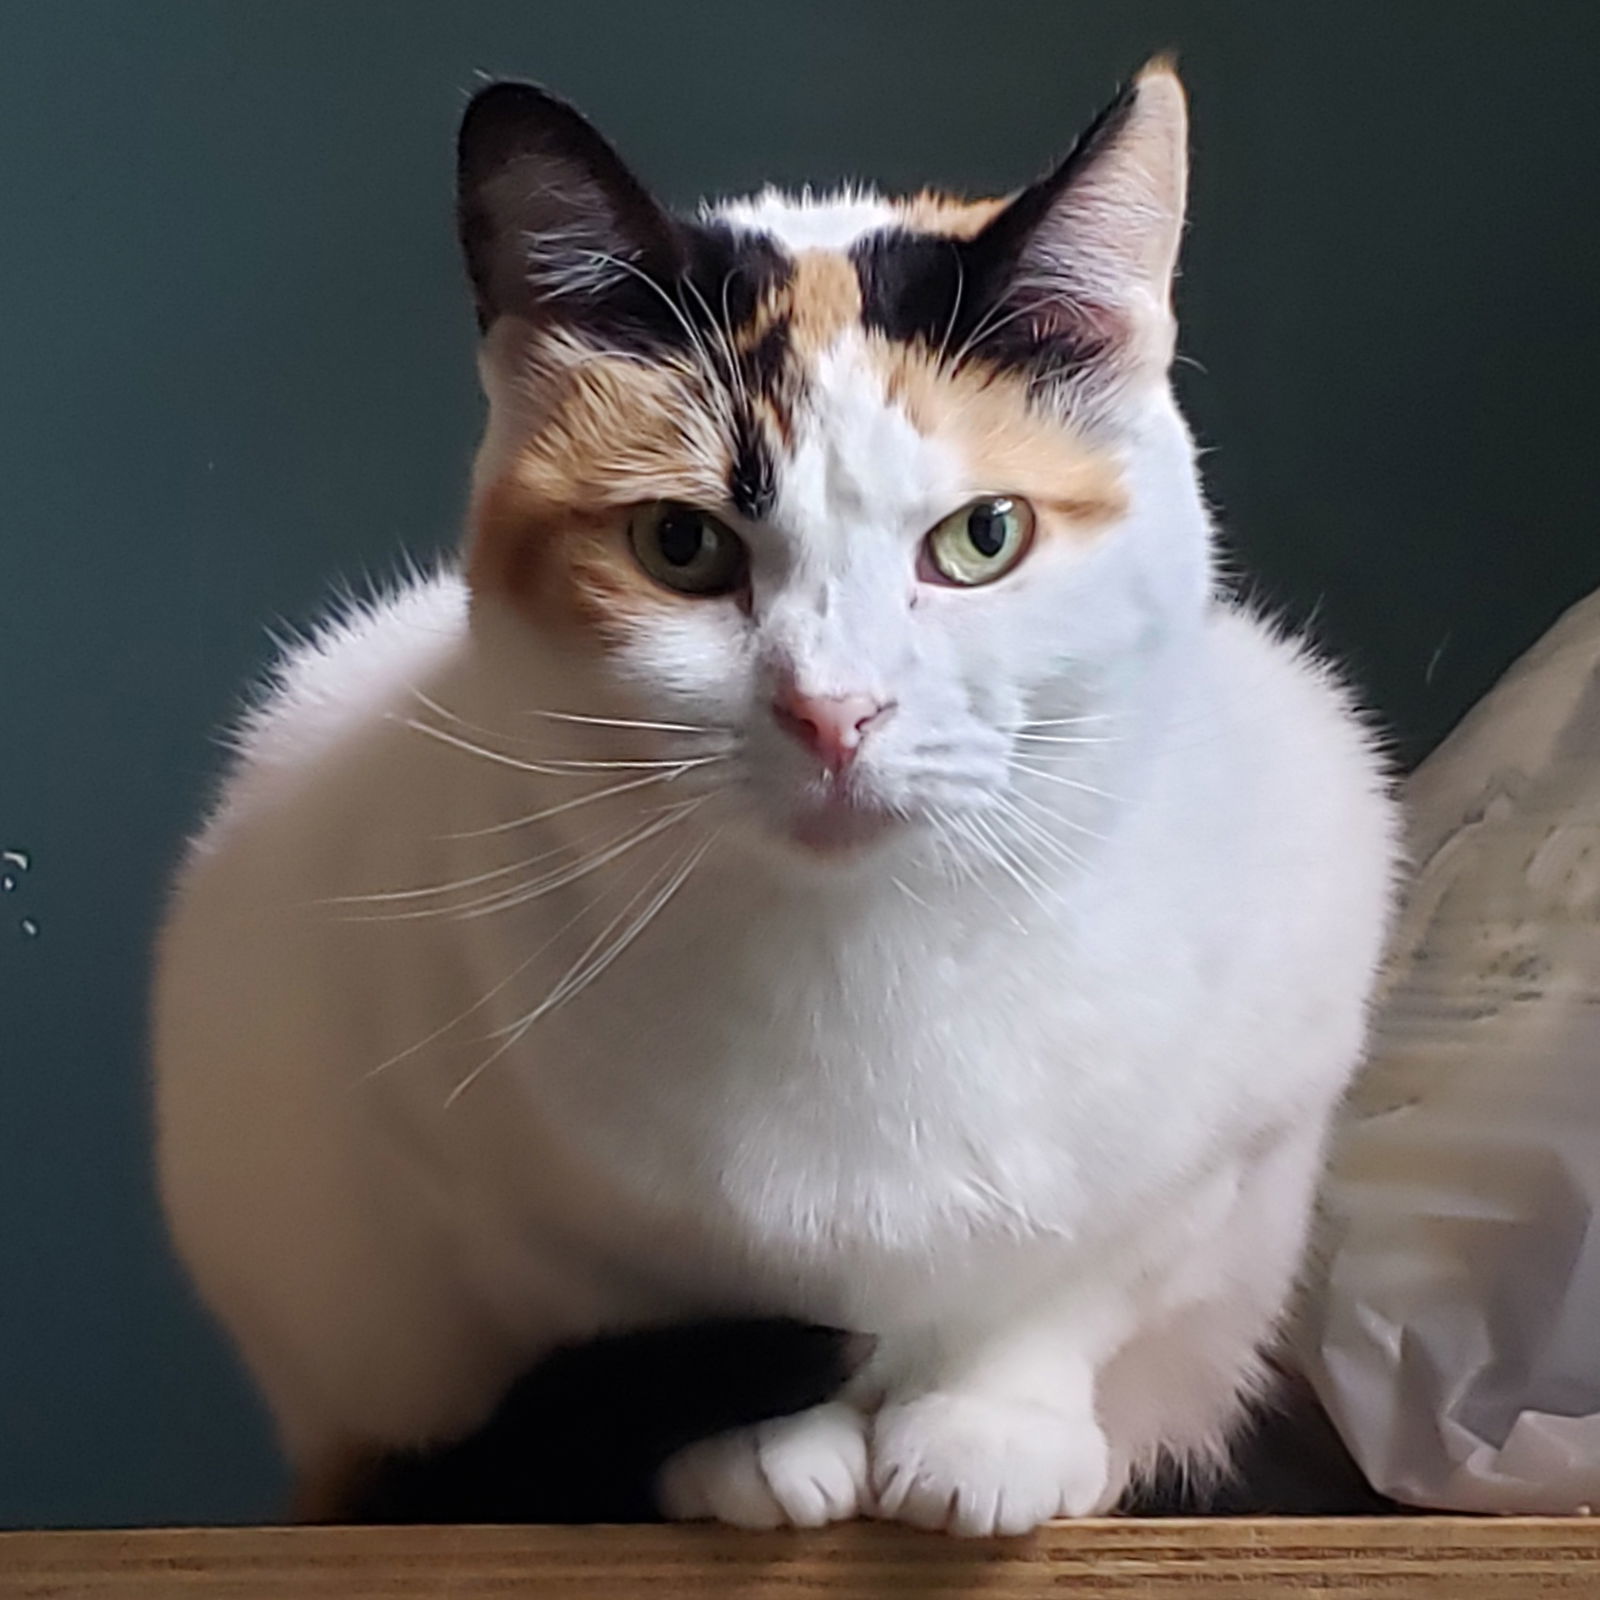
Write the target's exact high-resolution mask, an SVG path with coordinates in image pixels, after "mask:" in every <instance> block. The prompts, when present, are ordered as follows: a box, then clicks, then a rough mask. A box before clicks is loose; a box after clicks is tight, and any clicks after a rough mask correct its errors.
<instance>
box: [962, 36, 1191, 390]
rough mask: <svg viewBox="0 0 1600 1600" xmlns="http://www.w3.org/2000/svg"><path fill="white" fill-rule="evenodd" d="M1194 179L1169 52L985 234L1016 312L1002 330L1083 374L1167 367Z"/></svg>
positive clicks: (1086, 377) (1007, 301) (1000, 335)
mask: <svg viewBox="0 0 1600 1600" xmlns="http://www.w3.org/2000/svg"><path fill="white" fill-rule="evenodd" d="M1187 185H1188V113H1187V108H1186V105H1185V99H1184V92H1183V86H1182V84H1181V83H1180V82H1179V79H1178V74H1177V70H1176V68H1175V67H1174V65H1173V63H1172V62H1171V61H1170V60H1168V59H1166V58H1164V57H1163V58H1158V59H1157V60H1155V61H1152V62H1151V63H1150V64H1149V65H1148V66H1147V67H1146V68H1145V69H1144V70H1143V71H1142V72H1141V73H1140V74H1139V76H1138V77H1137V78H1135V79H1134V80H1133V82H1132V83H1130V84H1129V85H1128V86H1127V87H1126V88H1125V89H1124V90H1123V91H1122V93H1121V94H1120V95H1119V96H1118V97H1117V98H1116V99H1115V100H1114V101H1113V102H1112V103H1111V104H1110V105H1109V106H1107V107H1106V109H1105V110H1104V111H1102V112H1101V113H1100V115H1099V116H1098V117H1097V118H1096V119H1095V121H1094V123H1093V124H1092V125H1091V126H1090V128H1089V129H1088V131H1087V132H1086V133H1085V134H1084V135H1083V136H1082V137H1081V138H1080V139H1079V140H1078V142H1077V143H1076V144H1075V145H1074V146H1073V148H1072V150H1071V152H1070V153H1069V154H1068V155H1067V157H1066V158H1065V160H1063V161H1062V162H1061V163H1060V164H1059V165H1058V166H1057V167H1056V168H1055V170H1054V171H1053V172H1050V173H1048V174H1047V175H1046V176H1045V177H1043V178H1041V179H1040V180H1039V181H1038V182H1037V183H1034V184H1032V185H1030V186H1029V187H1028V188H1026V189H1024V190H1023V191H1022V192H1021V193H1020V194H1019V195H1018V196H1017V197H1016V198H1015V199H1014V200H1013V201H1012V202H1011V203H1010V205H1008V206H1007V207H1006V209H1005V210H1004V211H1003V212H1001V213H1000V215H999V216H998V217H996V219H995V220H994V221H993V222H992V223H990V224H989V226H988V228H987V229H985V230H984V234H983V235H980V237H979V239H978V240H977V241H974V242H975V243H976V244H977V245H978V246H979V247H980V248H981V249H983V250H984V251H985V252H986V253H987V254H988V255H989V258H990V262H991V263H993V264H994V265H993V266H992V267H991V271H997V273H998V276H999V278H1000V283H999V284H998V285H994V284H993V279H991V284H992V286H993V287H997V288H998V289H999V294H998V296H997V298H998V299H999V300H1001V301H1003V302H1004V309H1005V311H1007V312H1009V313H1014V314H1015V319H1014V321H1013V322H1012V323H1011V324H1009V325H1006V326H1002V324H1001V323H1000V321H999V319H998V318H996V319H995V321H994V327H995V335H996V338H997V340H999V342H1001V343H1002V344H1003V343H1004V342H1005V334H1006V331H1007V328H1008V327H1009V329H1010V331H1011V332H1012V334H1013V337H1014V338H1015V339H1018V340H1024V341H1027V342H1028V343H1030V344H1031V345H1032V346H1033V348H1034V349H1035V350H1042V351H1043V352H1044V353H1045V355H1046V358H1047V359H1048V355H1049V352H1050V350H1051V349H1052V347H1054V348H1055V350H1056V352H1057V354H1058V357H1059V360H1060V362H1061V364H1062V370H1063V371H1064V372H1067V373H1068V374H1069V375H1071V374H1074V373H1075V374H1076V376H1077V378H1078V380H1079V381H1080V382H1089V381H1092V380H1093V379H1095V378H1101V379H1104V378H1108V377H1115V376H1118V375H1120V376H1123V377H1126V376H1128V375H1130V374H1131V373H1134V372H1139V371H1144V372H1162V373H1164V372H1165V370H1166V368H1167V365H1168V364H1169V363H1170V361H1171V359H1172V350H1173V340H1174V326H1173V317H1172V279H1173V272H1174V269H1175V267H1176V265H1177V259H1178V245H1179V241H1180V238H1181V236H1182V233H1183V212H1184V200H1185V193H1186V189H1187Z"/></svg>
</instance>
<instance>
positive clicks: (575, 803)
mask: <svg viewBox="0 0 1600 1600" xmlns="http://www.w3.org/2000/svg"><path fill="white" fill-rule="evenodd" d="M688 770H689V768H688V767H684V766H677V767H673V768H672V769H671V770H670V771H667V772H647V773H646V774H645V775H644V776H643V777H642V778H630V779H629V780H628V781H627V782H626V783H614V784H612V785H611V786H610V787H609V788H605V789H594V790H591V791H590V792H589V793H588V794H580V795H575V796H574V797H573V798H572V799H571V800H562V801H560V802H558V803H557V804H555V805H551V806H546V807H545V808H544V809H543V810H542V811H530V812H529V813H528V814H527V815H526V816H522V817H512V818H511V819H510V820H509V821H508V822H493V823H490V824H489V825H488V826H487V827H483V828H468V829H466V830H465V831H464V832H461V833H447V834H446V835H445V838H447V839H487V838H488V837H489V836H490V835H491V834H496V833H511V832H513V831H514V830H516V829H517V828H528V827H531V826H532V825H533V824H534V823H536V822H544V821H546V820H547V819H548V818H550V817H559V816H561V815H562V814H563V813H565V812H568V811H576V810H577V809H578V808H579V807H580V806H586V805H592V804H593V803H594V802H595V801H597V800H609V799H610V798H611V797H612V796H613V795H618V794H631V793H632V792H633V790H635V789H646V788H649V787H650V785H651V784H655V783H670V782H672V780H673V779H675V778H679V777H682V776H683V774H684V773H685V772H687V771H688Z"/></svg>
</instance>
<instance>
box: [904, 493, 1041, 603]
mask: <svg viewBox="0 0 1600 1600" xmlns="http://www.w3.org/2000/svg"><path fill="white" fill-rule="evenodd" d="M1032 542H1033V507H1032V506H1030V505H1029V504H1028V502H1027V501H1026V500H1013V499H1010V498H1009V497H1007V496H1005V495H992V496H989V497H988V498H986V499H983V500H974V501H973V502H972V504H971V505H969V506H963V507H962V508H961V509H960V510H959V511H958V512H956V513H955V515H954V516H950V517H946V518H945V519H944V521H943V522H941V523H940V524H939V525H938V526H937V527H936V528H935V529H934V530H933V531H932V532H931V533H930V534H929V535H928V537H927V539H926V540H925V541H924V543H923V553H924V556H925V558H926V563H927V566H928V568H930V569H931V574H930V573H927V572H925V573H924V576H930V575H931V576H933V577H934V578H935V579H936V580H942V581H943V582H945V583H954V584H959V585H960V586H961V587H962V588H963V589H971V588H975V587H976V586H977V585H978V584H980V583H993V582H994V580H995V579H996V578H999V577H1003V576H1004V575H1005V574H1006V573H1008V572H1009V571H1010V570H1011V569H1012V568H1013V567H1014V566H1016V564H1017V563H1018V562H1019V561H1020V560H1021V559H1022V558H1023V556H1025V555H1026V554H1027V553H1028V546H1029V545H1030V544H1031V543H1032Z"/></svg>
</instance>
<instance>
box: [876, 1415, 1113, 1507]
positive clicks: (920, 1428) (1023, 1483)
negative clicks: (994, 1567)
mask: <svg viewBox="0 0 1600 1600" xmlns="http://www.w3.org/2000/svg"><path fill="white" fill-rule="evenodd" d="M1110 1480H1111V1472H1110V1465H1109V1460H1108V1452H1107V1448H1106V1440H1105V1435H1104V1434H1103V1433H1102V1432H1101V1431H1100V1429H1099V1428H1098V1427H1097V1426H1096V1424H1095V1423H1094V1421H1093V1420H1092V1419H1090V1418H1086V1417H1081V1416H1073V1415H1069V1414H1066V1413H1063V1412H1059V1411H1055V1410H1052V1409H1050V1408H1049V1407H1046V1406H1042V1405H1036V1404H1029V1403H1025V1402H1020V1401H1009V1400H994V1399H990V1398H986V1397H976V1396H971V1395H959V1394H930V1395H921V1396H918V1397H917V1398H916V1399H914V1400H909V1401H905V1402H901V1403H898V1404H891V1405H888V1406H885V1407H884V1409H883V1410H882V1411H881V1412H880V1413H879V1415H878V1418H877V1422H876V1425H875V1427H874V1430H873V1439H872V1474H871V1484H872V1494H873V1499H874V1503H875V1510H876V1513H877V1515H878V1516H880V1517H884V1518H888V1519H891V1520H893V1521H896V1522H908V1523H910V1524H911V1525H912V1526H913V1527H918V1528H928V1529H945V1530H948V1531H949V1532H951V1533H955V1534H961V1535H965V1536H967V1537H970V1538H987V1537H991V1536H994V1535H997V1534H1020V1533H1028V1532H1030V1531H1031V1530H1032V1529H1034V1528H1036V1527H1038V1526H1039V1524H1040V1523H1042V1522H1048V1521H1049V1520H1050V1519H1051V1518H1052V1517H1081V1516H1090V1515H1093V1514H1094V1513H1096V1512H1098V1511H1100V1510H1103V1509H1104V1508H1105V1507H1106V1505H1108V1504H1109V1503H1110V1500H1111V1499H1112V1498H1114V1490H1113V1488H1112V1485H1111V1481H1110Z"/></svg>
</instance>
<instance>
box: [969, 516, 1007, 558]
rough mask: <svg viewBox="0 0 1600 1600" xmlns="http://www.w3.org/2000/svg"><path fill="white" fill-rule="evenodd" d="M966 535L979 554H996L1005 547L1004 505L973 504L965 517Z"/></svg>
mask: <svg viewBox="0 0 1600 1600" xmlns="http://www.w3.org/2000/svg"><path fill="white" fill-rule="evenodd" d="M967 537H968V538H969V539H970V540H971V541H972V548H973V549H974V550H976V551H977V552H978V554H979V555H980V556H997V555H999V554H1000V552H1001V551H1002V550H1004V549H1005V547H1006V507H1005V506H1003V505H987V506H974V507H973V508H972V511H971V512H970V513H969V515H968V517H967Z"/></svg>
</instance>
